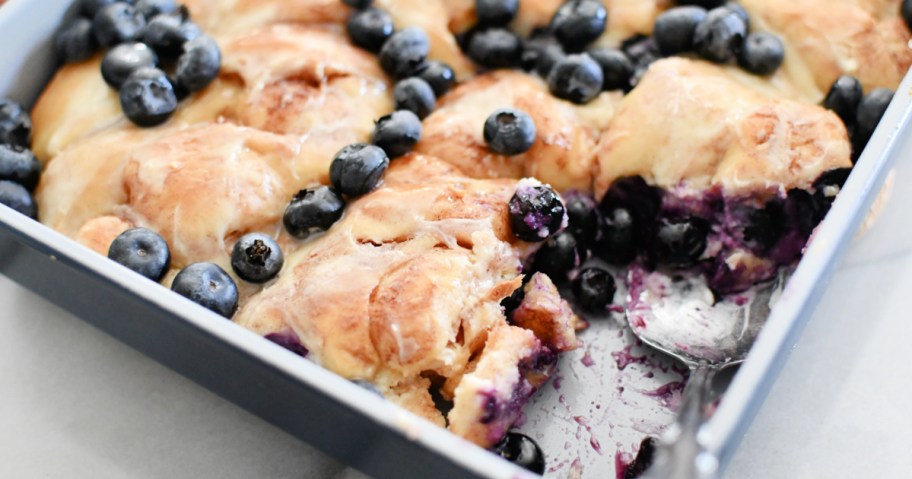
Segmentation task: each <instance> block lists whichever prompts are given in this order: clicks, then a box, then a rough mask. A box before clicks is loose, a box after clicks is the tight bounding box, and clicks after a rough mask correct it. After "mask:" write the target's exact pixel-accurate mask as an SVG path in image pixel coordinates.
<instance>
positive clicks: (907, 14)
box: [899, 0, 912, 30]
mask: <svg viewBox="0 0 912 479" xmlns="http://www.w3.org/2000/svg"><path fill="white" fill-rule="evenodd" d="M899 11H900V14H901V15H902V17H903V20H905V21H906V26H907V27H909V29H910V30H912V0H903V1H902V6H900V9H899Z"/></svg>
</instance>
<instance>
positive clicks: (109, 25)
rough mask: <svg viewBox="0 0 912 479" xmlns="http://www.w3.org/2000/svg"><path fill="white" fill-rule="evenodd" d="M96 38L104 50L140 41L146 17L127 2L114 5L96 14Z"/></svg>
mask: <svg viewBox="0 0 912 479" xmlns="http://www.w3.org/2000/svg"><path fill="white" fill-rule="evenodd" d="M93 22H94V28H95V38H96V39H97V40H98V44H99V45H101V46H102V47H104V48H110V47H113V46H114V45H117V44H119V43H123V42H129V41H133V40H138V39H139V34H140V33H141V32H142V29H143V27H145V26H146V17H144V16H143V14H142V13H140V12H139V10H137V9H136V7H134V6H133V5H130V4H129V3H126V2H117V3H112V4H110V5H108V6H106V7H104V8H102V9H101V10H99V11H98V13H97V14H95V19H94V20H93Z"/></svg>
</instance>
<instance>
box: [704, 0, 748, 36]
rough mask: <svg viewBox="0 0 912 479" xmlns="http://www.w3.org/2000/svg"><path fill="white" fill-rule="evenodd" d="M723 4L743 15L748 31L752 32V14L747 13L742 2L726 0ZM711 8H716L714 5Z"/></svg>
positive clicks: (742, 18)
mask: <svg viewBox="0 0 912 479" xmlns="http://www.w3.org/2000/svg"><path fill="white" fill-rule="evenodd" d="M723 6H724V7H725V8H727V9H729V10H731V11H733V12H735V13H736V14H738V16H739V17H741V20H744V26H745V27H746V28H747V31H748V32H750V15H749V14H748V13H747V10H745V9H744V7H742V6H741V4H740V3H738V2H725V5H723ZM709 8H714V7H709Z"/></svg>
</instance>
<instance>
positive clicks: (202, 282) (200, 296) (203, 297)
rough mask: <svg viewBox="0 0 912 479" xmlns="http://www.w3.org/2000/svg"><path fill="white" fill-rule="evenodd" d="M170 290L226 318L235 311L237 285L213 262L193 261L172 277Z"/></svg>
mask: <svg viewBox="0 0 912 479" xmlns="http://www.w3.org/2000/svg"><path fill="white" fill-rule="evenodd" d="M171 290H172V291H174V292H175V293H177V294H179V295H181V296H184V297H186V298H189V299H190V300H191V301H193V302H194V303H197V304H199V305H200V306H203V307H205V308H207V309H209V310H211V311H215V312H216V313H218V314H220V315H222V316H224V317H226V318H230V317H231V316H232V315H234V312H235V311H237V306H238V289H237V285H236V284H234V280H233V279H231V276H228V273H226V272H225V270H223V269H222V268H221V267H219V266H218V265H217V264H214V263H193V264H191V265H190V266H187V267H186V268H184V269H182V270H181V272H180V273H177V276H175V277H174V282H173V283H172V284H171Z"/></svg>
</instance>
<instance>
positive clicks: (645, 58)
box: [621, 35, 662, 87]
mask: <svg viewBox="0 0 912 479" xmlns="http://www.w3.org/2000/svg"><path fill="white" fill-rule="evenodd" d="M621 51H623V52H624V53H626V54H627V57H628V58H630V61H631V62H633V75H632V76H631V77H630V86H631V87H635V86H636V85H637V84H638V83H639V82H640V79H641V78H643V75H645V74H646V71H647V70H649V67H650V66H651V65H652V64H653V63H655V62H656V61H658V60H660V59H661V58H662V53H661V52H660V51H659V45H658V44H657V43H656V41H655V38H653V37H645V36H642V35H634V36H633V37H631V38H628V39H627V40H625V41H624V42H623V43H622V44H621Z"/></svg>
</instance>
